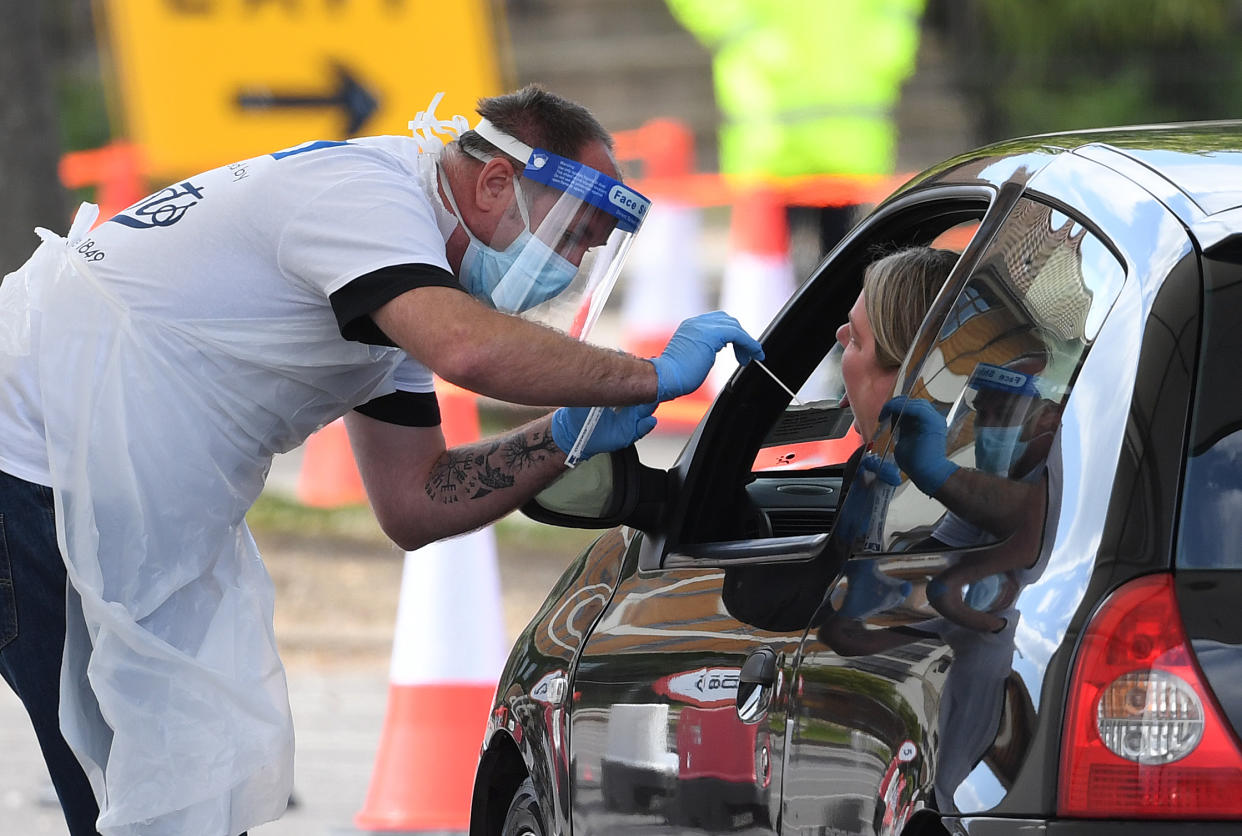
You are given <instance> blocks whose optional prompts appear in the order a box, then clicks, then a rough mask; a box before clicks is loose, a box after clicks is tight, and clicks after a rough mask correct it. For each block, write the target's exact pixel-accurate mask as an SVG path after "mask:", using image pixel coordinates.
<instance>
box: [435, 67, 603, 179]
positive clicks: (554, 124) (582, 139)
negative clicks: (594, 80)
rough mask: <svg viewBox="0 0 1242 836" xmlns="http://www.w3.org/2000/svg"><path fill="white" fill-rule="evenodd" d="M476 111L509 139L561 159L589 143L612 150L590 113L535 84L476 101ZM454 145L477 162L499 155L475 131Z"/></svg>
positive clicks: (570, 155)
mask: <svg viewBox="0 0 1242 836" xmlns="http://www.w3.org/2000/svg"><path fill="white" fill-rule="evenodd" d="M475 109H476V110H477V111H478V113H479V115H480V116H482V117H483V118H484V119H486V120H487V121H489V122H491V123H492V124H493V125H495V126H496V127H497V128H499V129H500V130H502V131H504V132H505V133H507V134H509V135H510V136H513V137H516V138H517V139H520V140H522V141H523V142H525V143H526V144H527V145H530V146H532V147H535V148H543V149H545V150H547V151H551V152H552V153H553V154H558V155H560V156H562V157H568V158H571V159H572V158H574V157H576V156H577V155H578V154H579V153H580V152H581V151H582V149H583V148H584V147H585V146H587V145H588V144H590V143H592V142H602V143H603V144H604V145H605V146H606V147H607V148H608V150H609V151H611V150H612V135H611V134H609V133H608V131H607V130H605V129H604V126H603V125H601V124H600V123H599V120H598V119H596V118H595V116H594V115H592V113H591V111H589V110H587V109H586V108H585V107H583V106H582V105H580V104H578V103H577V102H572V101H570V100H569V99H566V98H563V97H561V96H558V95H556V94H555V93H550V92H548V91H547V90H545V89H543V88H542V87H540V86H539V85H537V84H529V85H527V86H526V87H523V88H522V89H521V90H518V91H516V92H513V93H505V94H503V95H500V96H492V97H491V98H486V99H479V104H478V106H477V107H476V108H475ZM457 144H458V145H459V146H460V147H461V150H462V151H465V152H466V153H467V154H469V155H470V156H472V157H475V158H476V159H490V158H491V157H495V156H497V155H502V154H501V151H500V150H499V149H497V148H496V146H495V145H492V144H491V143H490V142H488V141H487V140H486V139H484V138H483V137H481V136H479V135H478V134H477V133H475V132H474V131H466V132H465V133H463V134H462V135H461V136H460V137H458V139H457ZM502 156H508V155H502ZM509 159H512V158H511V157H510V158H509ZM516 162H518V163H520V164H521V165H523V166H524V165H525V164H526V160H517V161H516ZM520 170H521V169H520V168H519V171H520Z"/></svg>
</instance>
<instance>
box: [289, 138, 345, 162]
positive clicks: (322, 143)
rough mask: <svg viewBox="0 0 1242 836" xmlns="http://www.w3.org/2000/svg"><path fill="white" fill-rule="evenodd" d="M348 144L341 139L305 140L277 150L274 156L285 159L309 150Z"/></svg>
mask: <svg viewBox="0 0 1242 836" xmlns="http://www.w3.org/2000/svg"><path fill="white" fill-rule="evenodd" d="M348 144H349V142H347V141H345V140H339V139H317V140H315V141H314V142H305V143H303V144H301V145H295V146H293V147H292V148H286V149H285V150H284V151H277V152H276V153H274V154H272V156H273V157H275V158H276V159H278V160H283V159H284V158H285V157H292V156H293V155H294V154H305V153H306V152H307V151H318V150H319V149H320V148H335V147H336V146H338V145H348Z"/></svg>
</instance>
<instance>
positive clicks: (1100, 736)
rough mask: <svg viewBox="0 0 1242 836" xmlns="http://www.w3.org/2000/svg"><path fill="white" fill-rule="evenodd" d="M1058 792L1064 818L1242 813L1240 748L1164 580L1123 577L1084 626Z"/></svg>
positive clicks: (1167, 578)
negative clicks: (1196, 658)
mask: <svg viewBox="0 0 1242 836" xmlns="http://www.w3.org/2000/svg"><path fill="white" fill-rule="evenodd" d="M1059 790H1060V791H1059V794H1058V805H1057V812H1058V813H1059V814H1060V815H1062V816H1072V817H1085V818H1096V817H1103V816H1110V817H1119V818H1130V817H1134V818H1138V817H1143V818H1182V819H1219V818H1236V817H1237V816H1239V815H1242V751H1240V750H1239V747H1238V743H1237V740H1236V739H1235V737H1234V734H1233V731H1232V729H1231V728H1230V727H1229V726H1228V725H1227V724H1226V723H1225V722H1224V720H1223V719H1222V715H1221V712H1220V709H1219V708H1218V707H1217V705H1216V701H1215V698H1214V697H1213V695H1212V693H1211V691H1210V690H1208V688H1207V686H1206V684H1205V682H1204V680H1203V677H1202V675H1201V674H1200V673H1199V669H1198V666H1197V665H1196V664H1195V661H1194V656H1193V654H1192V652H1191V649H1190V646H1189V643H1188V642H1187V640H1186V633H1185V630H1184V629H1183V628H1182V619H1181V614H1180V612H1179V611H1178V608H1177V599H1176V597H1175V596H1174V593H1173V579H1172V577H1171V576H1169V575H1147V576H1145V577H1141V578H1138V579H1136V580H1133V581H1131V582H1130V583H1127V584H1126V585H1124V586H1122V587H1121V588H1120V589H1118V590H1117V591H1115V592H1114V593H1113V594H1112V595H1110V596H1109V598H1108V599H1107V600H1106V601H1105V602H1104V604H1103V605H1102V606H1101V607H1100V609H1099V611H1098V612H1097V613H1096V614H1095V616H1094V617H1093V618H1092V619H1091V622H1090V623H1089V624H1088V625H1087V629H1086V631H1085V632H1084V633H1083V638H1082V643H1081V645H1080V647H1079V649H1078V656H1077V658H1076V659H1075V662H1074V670H1073V674H1072V676H1071V677H1070V698H1069V708H1068V710H1067V712H1066V719H1065V733H1064V737H1063V738H1062V741H1061V777H1060V788H1059Z"/></svg>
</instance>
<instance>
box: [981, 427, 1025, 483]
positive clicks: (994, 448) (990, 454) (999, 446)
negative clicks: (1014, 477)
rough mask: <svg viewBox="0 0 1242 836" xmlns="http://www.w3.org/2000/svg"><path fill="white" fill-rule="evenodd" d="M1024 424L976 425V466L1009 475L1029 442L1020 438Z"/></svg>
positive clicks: (988, 471)
mask: <svg viewBox="0 0 1242 836" xmlns="http://www.w3.org/2000/svg"><path fill="white" fill-rule="evenodd" d="M1020 435H1022V425H1021V424H1017V425H1015V426H1012V427H975V467H977V468H978V469H979V470H982V471H985V472H987V473H996V474H999V475H1001V476H1008V475H1009V468H1010V467H1012V466H1013V463H1014V462H1016V461H1017V460H1018V459H1020V458H1022V454H1023V453H1025V452H1026V445H1027V442H1025V441H1021V440H1019V436H1020Z"/></svg>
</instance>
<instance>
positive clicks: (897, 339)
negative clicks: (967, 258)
mask: <svg viewBox="0 0 1242 836" xmlns="http://www.w3.org/2000/svg"><path fill="white" fill-rule="evenodd" d="M957 258H958V254H957V253H955V252H953V251H952V250H936V249H932V248H931V247H909V248H906V249H903V250H898V251H897V252H894V253H890V254H889V255H886V256H884V257H883V258H881V259H879V260H877V261H873V262H871V263H870V264H868V265H867V269H866V270H865V271H864V272H863V305H864V307H865V308H866V311H867V320H868V321H869V322H870V323H871V332H872V334H874V336H875V354H876V360H877V361H878V362H879V364H880V366H881V367H882V368H885V369H895V368H897V367H898V366H900V365H901V361H902V358H904V357H905V356H906V352H907V351H909V350H910V346H911V345H913V343H914V337H915V335H916V334H917V333H918V330H919V325H920V324H922V322H923V318H924V317H926V316H927V312H928V310H930V309H931V306H932V302H933V301H934V300H935V298H936V294H937V293H939V292H940V288H941V287H943V286H944V282H945V279H947V278H948V277H949V273H950V272H951V271H952V270H953V265H954V264H956V263H957Z"/></svg>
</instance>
